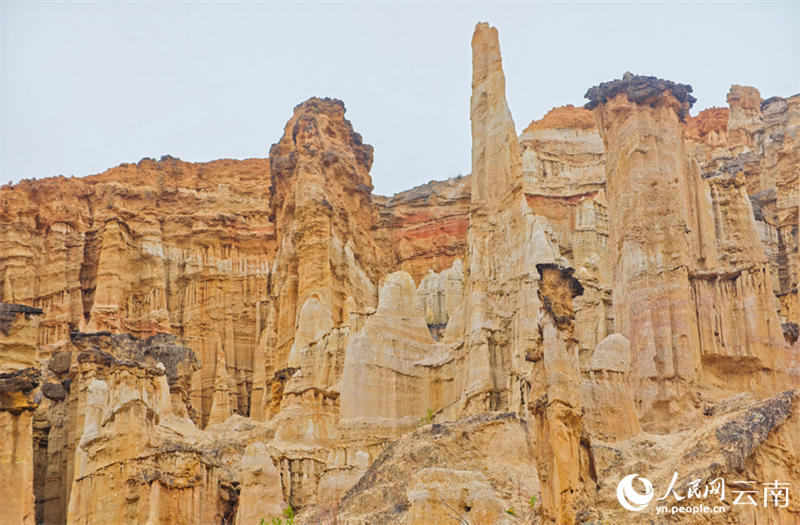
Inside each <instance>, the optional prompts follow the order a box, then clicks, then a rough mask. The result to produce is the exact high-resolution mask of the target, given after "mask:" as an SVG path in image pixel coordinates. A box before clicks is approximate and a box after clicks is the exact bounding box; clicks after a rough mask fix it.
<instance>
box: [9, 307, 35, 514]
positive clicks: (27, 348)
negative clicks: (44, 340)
mask: <svg viewBox="0 0 800 525" xmlns="http://www.w3.org/2000/svg"><path fill="white" fill-rule="evenodd" d="M41 314H42V311H41V310H40V309H38V308H31V307H30V306H24V305H21V304H9V303H0V437H2V439H0V501H2V502H3V505H2V509H0V522H2V523H24V524H26V525H27V524H33V523H36V521H35V514H34V502H35V500H34V494H33V482H34V467H33V411H34V410H35V409H36V406H37V405H38V402H37V401H36V399H35V396H34V390H35V389H36V387H37V386H38V385H39V381H40V376H41V374H40V372H39V370H38V367H37V363H36V334H37V330H36V329H37V325H38V324H39V316H40V315H41Z"/></svg>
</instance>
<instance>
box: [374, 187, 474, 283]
mask: <svg viewBox="0 0 800 525" xmlns="http://www.w3.org/2000/svg"><path fill="white" fill-rule="evenodd" d="M471 188H472V185H471V178H470V176H466V177H461V176H459V177H454V178H452V179H447V180H445V181H431V182H429V183H428V184H423V185H422V186H417V187H416V188H413V189H410V190H408V191H404V192H401V193H398V194H397V195H395V196H393V197H381V196H380V195H375V196H374V197H373V199H374V202H375V206H376V207H377V209H378V213H379V219H378V228H377V230H376V231H375V242H376V243H377V244H378V246H379V247H380V249H381V250H382V252H383V253H384V254H385V256H386V257H387V259H388V262H389V264H390V269H391V271H404V272H407V273H408V274H410V275H411V277H413V278H414V282H416V283H417V284H419V283H420V281H421V280H422V279H423V278H424V277H425V275H426V274H427V272H428V271H429V270H433V271H434V272H437V273H438V272H441V271H443V270H446V269H447V268H450V267H451V266H452V264H453V262H454V261H455V260H457V259H459V258H461V257H462V256H463V255H464V254H465V253H466V246H467V228H468V227H469V203H470V192H471Z"/></svg>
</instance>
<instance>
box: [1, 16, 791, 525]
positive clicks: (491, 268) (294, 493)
mask: <svg viewBox="0 0 800 525" xmlns="http://www.w3.org/2000/svg"><path fill="white" fill-rule="evenodd" d="M472 51H473V79H472V98H471V103H470V118H471V123H472V173H471V174H470V175H467V176H463V177H462V176H459V177H455V178H452V179H449V180H447V181H443V182H436V181H433V182H430V183H428V184H425V185H422V186H420V187H417V188H413V189H411V190H409V191H406V192H403V193H400V194H397V195H395V196H393V197H380V196H374V195H372V181H371V178H370V174H369V170H370V168H371V166H372V159H373V156H372V155H373V152H372V147H371V146H368V145H366V144H364V143H363V141H362V138H361V136H360V135H359V134H358V133H356V132H355V131H354V129H353V126H352V125H351V124H350V122H349V121H348V120H347V119H346V118H345V116H344V115H345V108H344V104H343V103H342V102H340V101H338V100H333V99H320V98H312V99H310V100H308V101H306V102H304V103H302V104H300V105H298V106H297V107H296V108H295V111H294V115H293V116H292V118H291V120H290V121H289V122H288V123H287V125H286V127H285V129H284V133H283V136H282V137H281V138H280V140H279V141H278V142H277V143H276V144H274V145H273V146H272V148H271V150H270V158H269V159H268V160H267V159H252V160H247V161H228V160H223V161H217V162H211V163H206V164H191V163H186V162H182V161H180V160H177V159H173V158H171V157H164V158H162V159H161V161H158V162H156V161H153V160H150V159H145V160H143V161H141V162H140V163H139V164H138V165H122V166H119V167H117V168H114V169H111V170H109V171H107V172H105V173H103V174H100V175H96V176H93V177H88V178H85V179H74V178H71V179H65V178H63V177H62V178H57V179H45V180H41V181H23V182H22V183H20V184H17V185H10V186H5V187H3V188H2V189H0V228H2V230H1V233H2V235H0V254H1V255H0V300H3V301H6V302H10V301H13V302H15V303H22V304H11V305H6V304H2V305H0V432H2V434H1V435H0V460H2V464H0V472H2V479H0V501H2V504H0V521H2V522H3V523H6V522H9V523H45V524H64V523H69V524H89V523H112V522H113V523H130V524H134V523H136V524H139V523H141V524H145V525H155V524H156V523H161V524H175V525H178V524H189V523H192V524H193V523H200V522H202V523H209V524H215V525H222V524H228V525H231V524H236V525H247V524H252V525H256V524H257V523H259V522H261V520H262V519H263V520H264V521H265V522H267V523H269V522H271V521H272V520H273V518H278V517H281V516H283V511H284V509H285V508H286V506H287V505H290V506H291V507H292V508H293V509H294V510H298V511H299V512H300V514H299V517H298V518H297V521H296V522H297V523H316V524H320V523H347V524H353V525H355V524H371V523H374V524H379V523H380V524H383V523H398V524H400V523H413V524H425V523H431V524H433V523H436V524H439V523H447V522H452V523H456V522H458V523H471V524H473V525H477V524H480V523H498V524H500V523H503V524H509V525H510V524H529V525H533V524H537V525H539V524H558V525H573V524H575V525H577V524H589V523H595V524H596V523H621V524H628V523H630V524H631V525H632V524H634V523H641V522H643V521H647V522H653V523H660V522H661V520H662V518H661V516H657V514H656V510H655V506H656V505H657V504H658V503H657V502H656V501H653V502H651V503H650V504H649V506H647V508H645V509H643V510H642V511H641V512H631V511H628V510H625V509H624V508H622V507H621V506H620V503H619V500H618V499H617V485H618V483H619V482H620V481H621V480H623V479H626V478H627V477H629V476H630V475H631V474H634V473H637V475H638V476H642V477H644V478H647V479H648V480H649V481H648V482H649V483H650V482H651V483H652V484H653V485H654V487H655V489H656V490H657V491H659V492H661V493H662V494H663V492H664V491H666V490H667V487H668V486H669V482H670V481H671V479H672V477H673V475H674V473H676V472H678V473H680V474H679V479H678V480H677V481H676V485H675V487H674V489H675V490H676V491H677V492H676V494H680V495H681V496H683V495H685V494H687V492H688V491H689V489H690V488H691V487H692V486H693V485H692V484H693V483H695V484H696V483H700V484H701V485H702V484H705V483H714V480H717V479H718V478H721V479H724V480H725V481H726V483H728V484H729V497H728V499H726V500H724V501H723V502H722V505H723V506H724V507H725V508H726V513H725V520H724V521H725V522H726V523H729V524H731V525H744V524H750V523H768V524H770V525H784V524H785V525H788V524H794V523H797V522H798V520H799V519H800V507H799V506H798V505H797V503H796V501H795V500H796V498H794V497H793V496H792V497H790V499H789V503H788V504H787V505H786V506H785V507H781V508H771V507H768V506H767V507H765V506H763V505H761V506H756V507H741V506H737V505H733V504H732V503H730V501H731V500H732V499H733V498H732V497H730V490H731V489H740V488H742V486H745V485H743V483H745V482H743V481H737V480H745V479H747V480H752V483H756V484H759V485H758V487H761V485H760V484H762V483H767V482H771V481H773V480H780V481H781V482H787V483H790V484H792V485H791V486H792V487H794V486H795V485H797V484H800V478H798V471H800V469H799V468H798V454H799V453H800V441H798V436H800V429H798V428H797V426H798V421H800V413H798V406H800V405H798V402H797V396H798V392H797V390H796V389H797V386H798V385H800V347H799V346H798V345H800V343H798V341H797V340H798V328H797V327H798V321H800V319H798V315H800V312H798V310H799V309H800V308H798V291H797V280H798V275H797V273H798V265H800V261H798V251H797V235H798V234H797V231H798V229H797V224H798V204H799V203H798V199H800V196H798V184H800V181H799V180H798V173H800V164H798V163H799V162H800V149H799V148H798V137H797V133H798V122H800V120H799V119H800V117H798V115H800V113H798V111H800V98H799V96H795V97H790V98H786V99H783V98H772V99H768V100H766V101H762V100H761V95H760V94H759V93H758V91H757V90H755V89H754V88H747V87H742V86H733V87H732V88H731V93H730V95H729V97H728V103H729V105H730V108H729V109H728V108H712V109H710V110H707V111H704V112H701V113H700V114H699V115H697V116H696V117H691V116H690V115H689V108H690V106H691V104H692V102H693V98H692V96H691V95H690V93H691V88H690V87H689V86H685V85H682V84H677V83H674V82H670V81H666V80H659V79H657V78H654V77H639V76H635V75H631V74H626V75H625V76H624V77H623V79H621V80H616V81H612V82H609V83H605V84H601V85H600V86H598V87H596V88H592V89H591V90H590V91H589V93H588V94H587V96H588V98H589V99H590V103H589V104H588V105H587V107H585V108H576V107H573V106H565V107H562V108H555V109H553V110H552V111H550V112H549V113H548V114H547V115H545V116H544V118H542V119H541V120H537V121H534V122H532V123H531V124H530V125H529V126H528V127H527V128H526V129H525V131H524V132H523V133H522V134H521V135H520V136H519V137H517V135H516V132H515V125H514V121H513V119H512V117H511V112H510V109H509V107H508V103H507V101H506V98H505V82H506V80H505V75H504V72H503V69H502V59H501V55H500V48H499V39H498V33H497V30H496V29H494V28H492V27H490V26H489V25H488V24H483V23H481V24H478V25H477V27H476V28H475V33H474V36H473V40H472ZM23 305H25V306H23ZM712 496H713V494H712ZM676 503H678V498H677V497H673V498H672V501H668V502H667V503H666V504H667V505H673V504H676ZM708 503H709V504H710V505H713V504H714V503H712V502H708ZM287 512H289V511H287ZM715 517H719V516H718V515H714V516H710V515H702V514H697V515H685V516H681V519H680V520H679V521H680V522H681V523H691V524H698V525H699V524H701V523H703V524H706V523H715V522H716V521H715V520H714V519H713V518H715ZM672 518H674V516H673V517H670V518H668V517H667V516H664V518H663V520H667V521H668V520H669V519H672Z"/></svg>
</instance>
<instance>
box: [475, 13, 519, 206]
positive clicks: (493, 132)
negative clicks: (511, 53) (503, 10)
mask: <svg viewBox="0 0 800 525" xmlns="http://www.w3.org/2000/svg"><path fill="white" fill-rule="evenodd" d="M470 109H471V112H470V116H471V120H472V208H473V213H474V212H476V211H478V212H483V213H491V212H493V211H496V210H497V209H498V208H499V207H500V206H501V205H502V204H503V203H504V202H505V201H506V199H507V198H508V197H509V196H517V195H520V194H521V193H522V161H521V158H520V151H519V139H518V138H517V131H516V128H515V127H514V119H513V118H511V111H510V110H509V109H508V103H507V102H506V77H505V75H504V74H503V61H502V58H501V57H500V43H499V40H498V35H497V29H496V28H494V27H490V26H489V24H487V23H480V24H478V25H476V26H475V33H474V34H473V36H472V98H471V100H470Z"/></svg>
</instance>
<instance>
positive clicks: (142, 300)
mask: <svg viewBox="0 0 800 525" xmlns="http://www.w3.org/2000/svg"><path fill="white" fill-rule="evenodd" d="M269 168H270V165H269V161H267V160H263V159H252V160H247V161H231V160H220V161H215V162H209V163H205V164H193V163H188V162H183V161H181V160H179V159H175V158H172V157H168V156H167V157H162V159H161V160H160V161H155V160H152V159H143V160H142V161H141V162H139V163H138V164H123V165H120V166H119V167H116V168H112V169H110V170H108V171H106V172H105V173H102V174H100V175H95V176H92V177H86V178H82V179H75V178H69V179H67V178H63V177H61V178H53V179H44V180H40V181H22V182H20V183H19V184H17V185H15V186H4V187H3V188H2V189H0V227H2V231H3V235H2V236H0V252H2V253H3V257H2V258H0V283H2V287H1V288H0V300H2V301H7V302H9V301H16V302H21V303H24V304H29V305H32V306H35V307H39V308H42V309H43V310H44V314H43V316H42V321H41V323H40V325H39V337H38V345H40V346H41V345H48V344H56V343H58V342H59V341H66V340H68V335H69V333H70V332H71V331H73V330H83V329H86V327H88V330H90V331H91V330H109V331H111V332H113V333H132V334H134V335H136V336H140V337H147V336H149V335H153V334H156V333H172V334H175V335H180V336H181V337H183V338H184V339H185V340H186V341H187V342H188V344H189V346H190V347H191V348H192V349H193V350H194V351H195V353H196V354H197V356H198V357H199V358H200V360H201V361H202V363H203V364H204V365H205V366H204V368H203V369H202V370H201V371H200V372H198V376H197V377H195V378H194V380H193V392H192V396H193V399H194V408H195V411H196V414H197V416H196V417H197V418H198V421H199V422H200V421H203V420H204V418H207V417H208V414H209V412H210V410H211V403H212V393H213V386H214V377H215V366H214V364H215V362H216V355H217V350H218V349H220V348H219V347H220V346H221V345H223V346H224V348H222V349H221V350H222V351H223V352H224V353H225V355H226V362H227V366H228V367H229V373H230V374H231V375H232V376H233V377H234V378H235V381H236V384H237V387H236V390H235V391H234V392H233V395H234V398H235V399H236V406H237V411H238V412H239V413H241V414H247V413H248V410H249V397H248V392H249V389H250V385H251V383H252V380H253V378H252V375H253V372H252V370H253V354H254V351H255V349H256V345H257V338H258V336H259V330H258V328H259V327H260V326H261V325H262V324H263V322H264V320H265V319H261V317H263V316H264V315H265V314H266V309H265V308H259V305H262V303H263V302H264V301H266V300H268V292H267V286H268V279H269V266H270V264H271V262H272V261H274V254H275V250H276V244H275V231H274V225H273V223H272V222H270V220H269V193H268V188H267V185H266V184H265V183H264V181H265V179H266V177H267V174H268V172H269ZM31 269H32V270H33V271H31Z"/></svg>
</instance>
